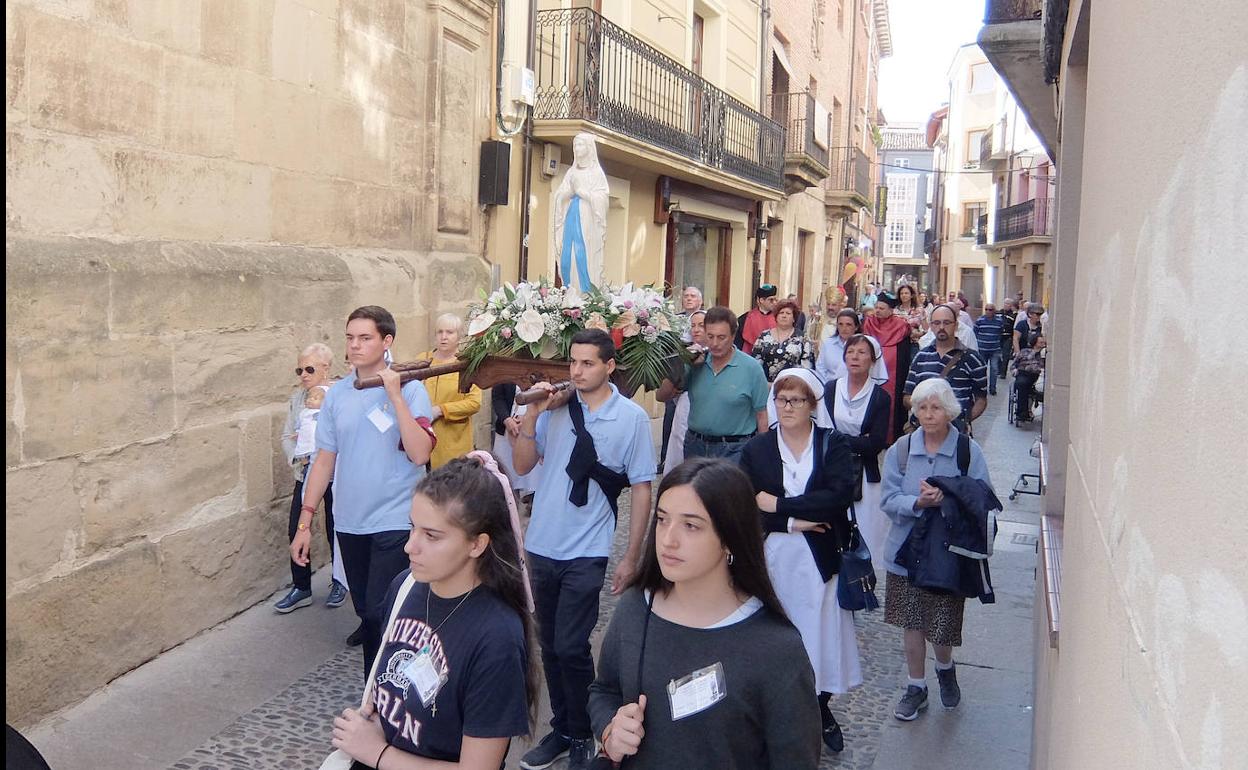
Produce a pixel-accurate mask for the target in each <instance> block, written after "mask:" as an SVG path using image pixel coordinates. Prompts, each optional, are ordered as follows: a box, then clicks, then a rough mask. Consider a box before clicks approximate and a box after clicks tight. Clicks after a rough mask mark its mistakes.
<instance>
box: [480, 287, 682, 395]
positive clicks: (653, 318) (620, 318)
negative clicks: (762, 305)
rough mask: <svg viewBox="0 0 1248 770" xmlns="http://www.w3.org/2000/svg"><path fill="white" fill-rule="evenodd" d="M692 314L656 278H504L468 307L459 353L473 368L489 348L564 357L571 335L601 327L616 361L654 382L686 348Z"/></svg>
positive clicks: (632, 375)
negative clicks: (560, 283) (581, 286)
mask: <svg viewBox="0 0 1248 770" xmlns="http://www.w3.org/2000/svg"><path fill="white" fill-rule="evenodd" d="M687 326H688V320H687V319H686V318H685V317H684V316H683V315H680V314H678V313H677V312H676V310H675V308H674V307H673V305H672V302H671V301H670V300H669V299H667V298H666V297H664V296H663V294H662V293H660V292H659V291H656V290H655V289H654V287H653V286H642V287H634V286H633V284H631V283H627V284H625V285H624V286H618V287H617V286H609V285H604V286H595V287H594V288H593V289H592V290H591V291H588V292H584V293H582V292H580V291H578V290H577V289H576V287H574V286H566V287H556V286H553V285H551V284H550V282H549V281H547V280H546V279H542V280H541V281H539V282H537V283H520V284H517V285H515V286H512V285H511V284H504V285H503V287H502V288H500V289H498V290H496V291H494V292H493V293H491V294H489V295H488V296H487V295H486V294H485V292H484V291H482V292H481V301H480V302H478V303H474V304H473V305H471V306H470V307H469V309H468V333H467V340H466V341H465V343H464V345H463V348H462V349H461V351H460V356H461V357H463V358H466V359H467V360H468V366H469V370H470V371H473V370H475V369H476V368H477V366H479V365H480V363H481V361H482V360H484V359H485V357H486V356H515V357H520V358H547V359H564V358H567V357H568V355H569V353H570V349H571V347H572V337H573V336H574V335H575V334H576V333H577V332H579V331H582V330H584V329H602V330H603V331H605V332H607V333H609V334H610V335H611V338H612V340H613V341H614V342H615V349H616V363H617V365H618V366H619V367H620V368H622V369H624V370H625V371H627V372H628V376H629V379H630V380H631V381H632V382H633V383H634V384H636V385H640V386H642V387H645V388H649V389H651V390H653V389H656V388H658V387H659V384H660V383H661V382H662V381H663V378H664V377H666V376H668V372H669V369H670V366H669V361H670V359H672V358H673V357H678V356H683V355H685V344H684V343H683V342H682V341H681V335H682V334H683V333H684V332H685V331H686V328H687Z"/></svg>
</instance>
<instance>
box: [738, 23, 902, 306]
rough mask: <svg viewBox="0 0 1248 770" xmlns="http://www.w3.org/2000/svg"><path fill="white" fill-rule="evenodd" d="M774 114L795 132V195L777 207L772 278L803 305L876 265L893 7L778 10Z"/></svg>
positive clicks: (791, 190)
mask: <svg viewBox="0 0 1248 770" xmlns="http://www.w3.org/2000/svg"><path fill="white" fill-rule="evenodd" d="M769 18H770V19H771V24H772V27H771V56H770V59H769V71H768V77H769V79H770V83H771V95H770V100H771V109H772V115H773V117H776V119H777V121H778V122H780V123H782V124H784V125H785V128H786V148H785V192H786V196H785V198H784V199H782V200H781V201H778V202H777V203H776V204H774V205H773V206H772V207H771V208H770V216H769V218H768V238H767V244H766V251H765V254H764V264H763V273H764V276H765V278H766V280H767V281H769V282H771V283H774V284H776V285H777V286H778V287H780V292H781V294H790V293H792V294H796V295H798V298H799V299H798V301H799V303H800V304H801V305H802V307H808V306H810V305H819V304H820V303H821V297H823V296H825V294H826V292H827V290H828V288H829V287H832V286H835V285H839V284H842V283H844V282H845V281H846V280H847V279H848V280H849V286H848V287H847V289H849V290H850V291H851V292H852V291H853V290H854V286H855V285H856V282H858V281H861V280H864V278H863V276H861V275H856V272H854V271H851V272H846V271H845V269H844V268H845V266H846V265H847V264H849V263H850V262H851V260H852V261H856V262H857V264H856V265H855V271H856V270H857V269H858V267H861V266H865V265H869V264H870V256H871V254H872V253H873V252H874V250H875V248H876V246H875V244H874V241H875V235H876V233H875V230H874V226H873V224H872V221H871V210H872V208H873V206H874V200H873V192H874V188H873V176H872V173H871V169H872V167H873V164H874V163H875V162H876V157H875V151H876V148H875V142H874V128H875V127H876V125H877V124H878V120H877V118H876V112H877V109H876V104H877V102H878V78H879V61H880V59H881V58H882V57H884V56H889V55H891V53H892V38H891V33H890V29H889V25H888V4H887V2H886V0H777V1H776V2H773V3H771V5H770V16H769Z"/></svg>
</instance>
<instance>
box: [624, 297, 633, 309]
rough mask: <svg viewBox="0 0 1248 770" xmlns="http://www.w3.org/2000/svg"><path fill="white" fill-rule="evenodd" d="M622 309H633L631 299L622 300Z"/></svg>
mask: <svg viewBox="0 0 1248 770" xmlns="http://www.w3.org/2000/svg"><path fill="white" fill-rule="evenodd" d="M624 307H626V308H630V309H631V308H632V307H633V301H632V300H631V299H626V300H624Z"/></svg>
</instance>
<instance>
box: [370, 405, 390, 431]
mask: <svg viewBox="0 0 1248 770" xmlns="http://www.w3.org/2000/svg"><path fill="white" fill-rule="evenodd" d="M368 421H369V422H371V423H372V424H373V427H374V428H376V429H377V432H378V433H385V432H386V431H388V430H390V428H391V426H393V425H394V418H393V417H391V416H390V415H388V414H386V413H385V412H383V411H382V410H381V407H377V406H375V407H373V410H372V411H371V412H369V413H368Z"/></svg>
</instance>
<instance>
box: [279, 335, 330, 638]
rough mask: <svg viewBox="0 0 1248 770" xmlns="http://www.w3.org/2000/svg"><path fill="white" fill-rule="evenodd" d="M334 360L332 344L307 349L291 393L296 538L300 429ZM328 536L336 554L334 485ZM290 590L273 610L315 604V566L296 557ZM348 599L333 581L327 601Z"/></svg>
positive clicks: (287, 440)
mask: <svg viewBox="0 0 1248 770" xmlns="http://www.w3.org/2000/svg"><path fill="white" fill-rule="evenodd" d="M333 359H334V354H333V352H332V351H331V350H330V349H329V346H328V345H325V344H323V343H320V342H314V343H312V344H311V345H308V346H307V347H306V348H304V349H303V352H302V353H300V354H299V358H298V360H297V361H296V362H295V376H296V377H298V378H299V387H298V388H295V391H294V392H293V393H291V394H290V404H289V408H288V410H287V412H286V427H285V428H284V429H283V430H282V451H283V452H285V453H286V462H287V464H289V465H290V467H291V473H292V474H293V475H294V477H295V489H294V492H292V493H291V496H290V524H289V526H288V527H287V532H286V534H287V536H288V537H289V538H290V539H291V540H292V541H293V540H294V539H295V530H296V527H298V525H299V507H300V506H301V505H303V481H304V477H305V475H306V474H307V469H308V463H306V462H300V458H298V457H296V453H295V443H296V435H297V434H298V431H299V415H300V413H301V412H302V411H303V408H304V406H305V402H306V401H307V398H308V392H309V391H311V390H313V389H314V388H322V387H325V386H326V385H328V384H329V364H330V361H332V360H333ZM325 538H326V539H327V540H328V541H329V553H330V555H331V558H332V555H333V553H334V495H333V488H332V487H331V488H329V489H326V490H325ZM290 582H291V589H290V592H289V593H287V594H286V595H285V596H283V597H282V598H281V599H279V600H278V602H277V604H275V605H273V609H275V610H277V611H278V612H280V613H282V614H283V615H284V614H286V613H288V612H294V611H295V610H297V609H299V608H300V607H307V606H308V605H310V604H311V603H312V567H311V565H310V564H309V565H304V566H300V565H298V564H296V563H295V562H294V561H293V560H292V561H291V562H290ZM346 600H347V589H346V588H345V587H343V584H342V583H341V582H339V581H338V580H337V579H336V578H335V579H334V580H333V582H332V583H331V584H330V588H329V597H328V598H327V599H326V601H325V604H326V606H328V607H338V606H339V605H341V604H342V603H343V602H344V601H346Z"/></svg>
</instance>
